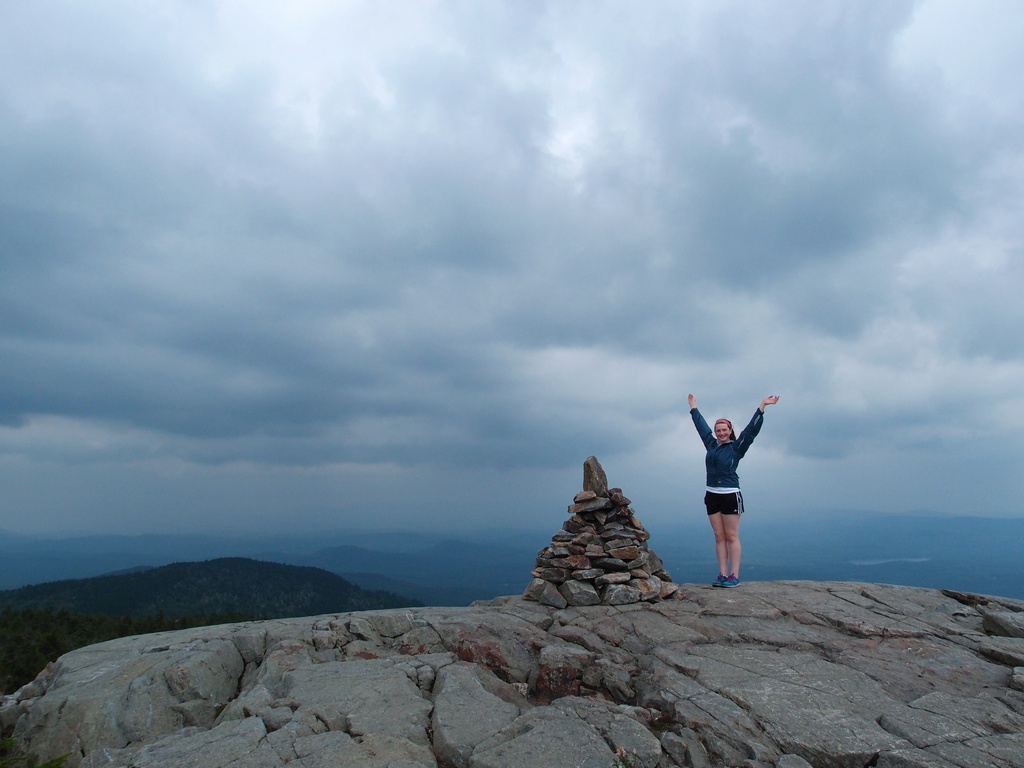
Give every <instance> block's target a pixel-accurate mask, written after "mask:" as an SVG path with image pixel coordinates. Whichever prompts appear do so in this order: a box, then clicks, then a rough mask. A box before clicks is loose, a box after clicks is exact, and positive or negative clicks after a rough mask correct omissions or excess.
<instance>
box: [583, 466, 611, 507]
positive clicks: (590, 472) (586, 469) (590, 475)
mask: <svg viewBox="0 0 1024 768" xmlns="http://www.w3.org/2000/svg"><path fill="white" fill-rule="evenodd" d="M583 490H584V491H592V492H593V493H595V494H597V495H598V496H604V497H605V498H607V497H608V475H606V474H605V473H604V468H603V467H602V466H601V462H600V461H598V460H597V456H591V457H589V458H588V459H587V460H586V461H584V462H583Z"/></svg>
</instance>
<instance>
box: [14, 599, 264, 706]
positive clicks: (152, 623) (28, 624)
mask: <svg viewBox="0 0 1024 768" xmlns="http://www.w3.org/2000/svg"><path fill="white" fill-rule="evenodd" d="M255 618H257V617H255V616H252V615H248V614H242V613H210V614H202V615H191V616H175V617H169V616H166V615H165V614H164V612H163V611H157V612H156V613H154V614H152V615H149V616H111V615H107V614H89V613H78V612H75V611H69V610H67V609H65V608H60V609H46V608H12V607H11V606H6V607H4V608H3V610H0V695H4V694H8V693H13V692H14V691H16V690H17V689H18V688H20V687H21V686H23V685H25V683H29V682H31V681H32V680H34V679H35V677H36V675H38V674H39V673H40V672H41V671H42V670H43V669H44V668H45V667H46V665H47V664H48V663H49V662H51V661H56V660H57V658H58V657H60V656H62V655H63V654H65V653H67V652H68V651H73V650H75V649H76V648H82V647H84V646H86V645H92V644H93V643H101V642H103V641H105V640H113V639H114V638H118V637H127V636H129V635H142V634H147V633H150V632H163V631H166V630H172V629H188V628H190V627H203V626H208V625H211V624H227V623H231V622H236V621H250V620H252V619H255Z"/></svg>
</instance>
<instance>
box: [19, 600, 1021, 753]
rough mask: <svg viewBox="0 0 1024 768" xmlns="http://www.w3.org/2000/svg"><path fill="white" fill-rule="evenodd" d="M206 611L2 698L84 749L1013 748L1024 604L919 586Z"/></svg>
mask: <svg viewBox="0 0 1024 768" xmlns="http://www.w3.org/2000/svg"><path fill="white" fill-rule="evenodd" d="M679 586H680V591H681V592H682V593H683V595H682V597H683V599H680V600H671V601H659V602H641V603H636V604H629V605H623V606H611V605H593V606H579V607H567V608H564V609H559V608H555V607H553V606H546V605H542V604H540V603H538V602H535V601H526V600H523V599H522V598H520V597H507V598H500V599H497V600H493V601H489V602H487V603H485V604H474V605H472V606H470V607H467V608H418V609H404V610H390V611H375V612H365V613H350V614H340V615H331V616H320V617H312V618H304V619H288V620H277V621H265V622H252V623H241V624H231V625H223V626H218V627H206V628H201V629H193V630H181V631H178V632H170V633H161V634H155V635H144V636H139V637H134V638H124V639H120V640H114V641H110V642H107V643H102V644H99V645H94V646H91V647H88V648H82V649H79V650H77V651H74V652H72V653H69V654H67V655H65V656H64V657H62V658H61V659H60V660H59V661H58V662H57V663H56V664H55V665H53V666H51V667H50V668H48V669H47V670H46V671H45V672H44V673H43V674H42V675H40V677H39V678H38V679H37V680H36V681H35V682H33V683H31V684H29V685H28V686H25V688H23V689H22V690H21V691H19V692H18V693H17V694H15V695H12V696H8V697H7V698H6V699H5V700H4V702H3V705H2V706H0V724H2V726H3V729H4V732H5V733H13V735H14V736H15V738H16V739H18V741H19V742H20V743H21V744H22V745H23V746H24V747H26V748H27V749H28V750H30V751H31V752H33V753H35V754H36V755H38V756H39V757H40V758H43V759H48V758H50V757H53V756H56V755H61V754H69V755H70V759H69V762H68V765H69V766H71V767H72V768H76V767H78V766H84V767H85V768H98V767H99V766H108V767H110V768H116V767H124V768H128V767H129V766H131V767H133V768H146V767H154V766H193V767H197V768H220V767H221V766H223V767H224V768H227V766H232V767H234V768H238V767H239V766H255V767H261V766H267V767H270V766H285V765H287V766H291V767H292V768H327V766H332V767H335V766H360V768H376V767H378V766H379V767H380V768H385V766H388V767H390V768H414V767H422V766H430V767H431V768H436V767H437V766H442V767H447V766H455V767H457V768H463V767H466V768H519V767H522V768H527V767H529V768H536V766H541V765H552V766H555V765H557V766H582V767H584V768H610V766H611V765H612V763H613V756H614V752H615V750H616V749H618V748H622V749H624V750H625V751H626V753H627V754H630V755H632V756H634V757H635V762H636V765H638V766H645V767H646V768H654V767H656V766H657V767H659V768H670V767H671V766H701V767H704V766H722V765H728V766H746V767H747V768H758V767H760V766H763V767H765V768H768V767H772V768H800V767H801V766H803V767H804V768H805V767H806V766H807V765H811V766H818V767H820V768H824V767H825V766H851V767H852V766H868V765H871V766H878V767H879V768H913V767H916V766H920V767H922V768H923V767H924V766H928V767H929V768H954V766H955V767H956V768H970V767H972V766H978V767H979V768H980V767H981V766H984V767H985V768H992V767H993V766H996V767H997V768H1003V767H1005V768H1010V767H1011V766H1018V767H1019V766H1022V765H1024V692H1022V688H1024V639H1022V637H1021V631H1020V630H1021V627H1022V626H1024V624H1022V622H1021V617H1024V603H1021V602H1018V601H1014V600H1007V599H1002V598H993V597H985V596H979V595H968V594H961V593H954V592H942V591H937V590H927V589H917V588H911V587H894V586H881V585H874V584H856V583H838V582H836V583H811V582H763V583H756V582H747V583H745V584H744V585H743V586H742V587H741V588H739V589H733V590H724V589H712V588H710V587H694V586H692V585H691V586H687V585H679Z"/></svg>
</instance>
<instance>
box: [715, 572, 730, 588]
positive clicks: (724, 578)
mask: <svg viewBox="0 0 1024 768" xmlns="http://www.w3.org/2000/svg"><path fill="white" fill-rule="evenodd" d="M728 580H729V577H728V576H726V575H725V574H724V573H720V574H718V578H717V579H715V580H714V581H712V582H711V586H712V587H724V586H725V582H727V581H728Z"/></svg>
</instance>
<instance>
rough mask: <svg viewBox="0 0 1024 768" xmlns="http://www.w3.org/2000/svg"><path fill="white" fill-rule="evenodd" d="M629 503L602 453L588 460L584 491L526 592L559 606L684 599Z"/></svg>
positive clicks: (526, 595)
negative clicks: (612, 480)
mask: <svg viewBox="0 0 1024 768" xmlns="http://www.w3.org/2000/svg"><path fill="white" fill-rule="evenodd" d="M629 505H630V501H629V499H627V498H626V497H625V496H623V495H622V489H621V488H611V489H609V488H608V477H607V476H606V475H605V472H604V469H603V468H602V467H601V463H600V462H599V461H598V460H597V458H596V457H594V456H591V457H590V458H588V459H587V460H586V461H585V462H583V490H582V491H580V492H579V493H577V494H576V496H575V498H574V499H573V503H572V504H571V505H570V506H569V510H568V511H569V515H570V517H569V519H568V520H566V521H565V522H564V523H563V524H562V530H560V531H558V532H557V533H556V534H555V535H554V536H552V537H551V546H549V547H544V549H542V550H541V551H540V552H538V553H537V567H536V568H534V569H533V577H534V578H533V581H531V582H530V584H529V585H528V586H527V587H526V590H525V591H524V592H523V597H524V598H526V599H527V600H536V601H538V602H540V603H543V604H544V605H551V606H554V607H555V608H565V607H566V606H568V605H599V604H602V603H603V604H605V605H626V604H628V603H639V602H641V601H654V600H664V599H667V598H674V599H679V598H681V597H682V595H681V593H680V592H679V585H678V584H673V583H672V577H671V576H669V575H668V572H667V571H666V570H665V568H664V566H663V565H662V562H661V558H659V557H658V556H657V555H656V554H654V552H652V551H651V550H650V549H648V547H647V540H648V539H649V538H650V537H651V534H649V533H648V532H647V530H646V529H645V528H644V526H643V523H641V522H640V521H639V520H638V519H637V518H636V516H635V515H634V514H633V510H632V509H630V506H629Z"/></svg>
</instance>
